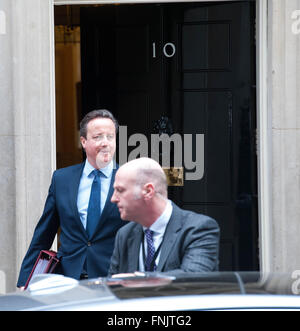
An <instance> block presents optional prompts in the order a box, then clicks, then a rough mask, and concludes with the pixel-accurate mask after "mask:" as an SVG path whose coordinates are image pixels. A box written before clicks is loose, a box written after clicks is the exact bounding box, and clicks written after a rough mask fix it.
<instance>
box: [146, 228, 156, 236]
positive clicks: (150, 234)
mask: <svg viewBox="0 0 300 331" xmlns="http://www.w3.org/2000/svg"><path fill="white" fill-rule="evenodd" d="M153 234H154V232H153V231H152V230H150V229H146V230H145V235H146V237H148V238H153Z"/></svg>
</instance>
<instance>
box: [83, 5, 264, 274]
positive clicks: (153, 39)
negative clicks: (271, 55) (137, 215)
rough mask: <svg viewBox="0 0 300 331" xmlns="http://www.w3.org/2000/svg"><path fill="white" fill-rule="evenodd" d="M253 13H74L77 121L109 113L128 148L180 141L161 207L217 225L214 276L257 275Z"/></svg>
mask: <svg viewBox="0 0 300 331" xmlns="http://www.w3.org/2000/svg"><path fill="white" fill-rule="evenodd" d="M254 13H255V6H254V3H253V2H252V1H241V2H234V3H220V2H218V3H209V4H208V3H201V2H199V3H182V4H178V3H177V4H168V5H166V4H160V5H157V4H155V5H154V4H149V5H120V6H108V5H106V6H101V7H97V8H83V9H82V11H81V31H82V32H81V37H82V39H81V43H82V86H83V96H82V101H83V113H86V112H88V111H90V110H92V109H95V108H107V109H110V110H111V111H112V112H113V113H114V114H115V115H116V117H117V118H118V120H119V122H120V125H122V126H126V128H127V137H128V139H129V137H131V136H132V135H133V134H136V133H142V134H143V135H144V136H145V137H146V138H147V141H148V142H151V135H153V134H156V133H158V132H167V133H169V134H170V135H173V134H179V135H180V136H181V137H182V139H181V141H182V158H183V159H184V158H185V160H183V164H182V166H183V168H184V169H183V170H184V181H183V183H182V184H183V185H182V186H171V187H170V188H169V194H170V198H171V199H172V200H174V201H175V202H176V203H177V204H178V205H179V206H181V207H182V208H186V209H190V210H194V211H197V212H200V213H205V214H207V215H210V216H211V217H213V218H215V219H216V220H217V221H218V223H219V225H220V228H221V243H220V270H256V269H257V268H258V257H257V236H258V234H257V223H258V220H257V219H258V216H257V175H256V146H255V142H256V139H255V136H256V120H255V42H254V28H253V27H254V20H255V16H254ZM164 125H165V126H166V128H165V129H164ZM200 136H201V138H199V137H200ZM197 137H198V138H199V140H198V138H197ZM185 139H191V140H189V141H188V143H186V144H185V143H184V140H185ZM201 139H202V140H201ZM122 144H123V145H122V146H124V141H123V142H122ZM126 144H127V142H126ZM130 145H132V144H127V146H126V148H127V153H128V155H129V154H130V153H131V152H132V151H133V150H134V149H135V148H136V146H130ZM174 149H175V150H176V146H173V145H172V148H171V152H172V153H173V154H174ZM150 150H151V146H149V156H150ZM186 155H188V157H185V156H186ZM162 157H163V156H162V155H161V158H162ZM173 158H175V156H174V155H173ZM200 159H201V160H200ZM173 161H174V160H173ZM201 162H202V163H201ZM202 168H203V169H202Z"/></svg>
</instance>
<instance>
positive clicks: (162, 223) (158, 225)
mask: <svg viewBox="0 0 300 331" xmlns="http://www.w3.org/2000/svg"><path fill="white" fill-rule="evenodd" d="M172 211H173V206H172V203H171V201H170V200H167V205H166V208H165V210H164V212H163V213H162V214H161V215H160V216H159V218H158V219H157V220H156V221H155V222H154V223H153V224H152V225H151V226H150V230H151V231H154V233H156V234H157V233H159V234H164V232H165V230H166V227H167V225H168V223H169V220H170V218H171V215H172ZM145 229H147V228H145V227H144V230H145Z"/></svg>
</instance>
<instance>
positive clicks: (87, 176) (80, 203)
mask: <svg viewBox="0 0 300 331" xmlns="http://www.w3.org/2000/svg"><path fill="white" fill-rule="evenodd" d="M113 168H114V163H113V161H111V162H110V163H109V164H108V165H107V166H106V167H105V168H103V169H100V171H101V175H100V181H101V212H102V210H103V208H104V206H105V203H106V199H107V195H108V192H109V188H110V182H111V177H112V173H113ZM94 170H95V168H94V167H93V166H91V164H90V163H89V162H88V160H87V159H86V161H85V166H84V169H83V171H82V175H81V179H80V183H79V189H78V195H77V208H78V212H79V216H80V220H81V222H82V225H83V227H84V228H86V220H87V210H88V206H89V199H90V194H91V188H92V184H93V180H94V175H93V173H92V172H93V171H94Z"/></svg>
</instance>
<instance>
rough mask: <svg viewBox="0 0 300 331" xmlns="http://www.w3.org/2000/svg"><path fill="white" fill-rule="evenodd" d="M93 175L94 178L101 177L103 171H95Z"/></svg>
mask: <svg viewBox="0 0 300 331" xmlns="http://www.w3.org/2000/svg"><path fill="white" fill-rule="evenodd" d="M92 173H93V174H94V177H97V176H98V177H100V175H101V171H100V170H99V169H94V170H93V171H92Z"/></svg>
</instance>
